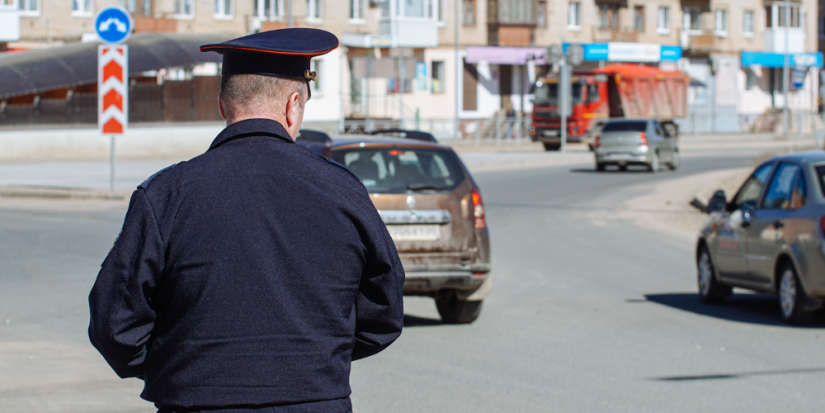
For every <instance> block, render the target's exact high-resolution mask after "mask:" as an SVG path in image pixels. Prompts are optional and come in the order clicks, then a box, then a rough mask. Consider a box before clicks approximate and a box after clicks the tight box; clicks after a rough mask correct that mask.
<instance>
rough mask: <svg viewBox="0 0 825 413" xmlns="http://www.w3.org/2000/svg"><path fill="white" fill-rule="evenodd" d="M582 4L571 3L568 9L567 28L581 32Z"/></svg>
mask: <svg viewBox="0 0 825 413" xmlns="http://www.w3.org/2000/svg"><path fill="white" fill-rule="evenodd" d="M581 5H582V4H581V3H580V2H578V1H571V2H570V5H569V6H568V7H567V28H568V29H572V30H581Z"/></svg>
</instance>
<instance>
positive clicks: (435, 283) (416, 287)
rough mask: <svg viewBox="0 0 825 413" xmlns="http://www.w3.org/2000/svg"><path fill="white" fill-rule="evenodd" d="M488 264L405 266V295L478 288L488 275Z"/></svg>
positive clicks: (489, 266)
mask: <svg viewBox="0 0 825 413" xmlns="http://www.w3.org/2000/svg"><path fill="white" fill-rule="evenodd" d="M490 268H491V265H490V264H473V265H455V266H437V267H436V266H433V267H424V266H420V267H418V266H416V267H413V268H405V270H404V272H405V280H404V294H405V295H432V294H433V293H435V292H437V291H438V290H444V289H450V290H468V291H473V290H476V289H478V288H479V287H480V286H481V284H483V283H484V281H485V280H486V279H487V278H488V277H489V276H490V275H489V271H490Z"/></svg>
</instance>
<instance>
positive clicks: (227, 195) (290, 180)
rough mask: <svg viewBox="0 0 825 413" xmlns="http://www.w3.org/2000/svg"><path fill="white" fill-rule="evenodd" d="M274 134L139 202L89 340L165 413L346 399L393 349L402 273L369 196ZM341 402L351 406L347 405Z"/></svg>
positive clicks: (198, 162) (240, 136) (160, 184)
mask: <svg viewBox="0 0 825 413" xmlns="http://www.w3.org/2000/svg"><path fill="white" fill-rule="evenodd" d="M288 136H289V135H288V134H287V132H286V130H284V128H283V127H282V126H281V125H280V124H279V123H277V122H275V121H271V120H263V119H253V120H246V121H242V122H238V123H235V124H232V125H231V126H229V127H227V128H226V129H225V130H224V131H223V132H221V134H220V135H218V137H217V138H216V139H215V141H214V142H213V143H212V145H211V146H210V148H209V150H208V151H207V152H206V153H204V154H203V155H201V156H198V157H196V158H194V159H191V160H189V161H187V162H183V163H180V164H178V165H176V166H174V167H171V168H168V169H166V170H164V171H161V172H160V173H158V174H156V175H155V176H153V177H152V178H150V179H148V180H147V181H146V182H144V183H143V184H141V185H140V186H139V187H138V189H137V190H136V191H135V192H134V194H133V195H132V199H131V202H130V204H129V211H128V212H127V213H126V220H125V223H124V224H123V229H122V231H121V233H120V235H119V236H118V238H117V241H116V242H115V244H114V246H113V248H112V250H111V251H110V252H109V255H108V257H106V260H105V261H104V262H103V266H102V268H101V270H100V273H99V274H98V277H97V281H96V282H95V285H94V288H93V289H92V292H91V294H90V296H89V305H90V309H91V323H90V325H89V337H90V339H91V341H92V343H93V344H94V346H95V347H96V348H97V349H98V350H99V351H100V353H101V354H102V355H103V356H104V357H105V358H106V361H108V362H109V364H110V365H111V366H112V368H113V369H114V370H115V372H117V374H118V375H119V376H120V377H124V378H125V377H142V378H143V379H144V380H145V388H144V391H143V393H142V394H141V397H143V398H144V399H146V400H149V401H152V402H155V404H156V405H158V406H165V407H170V406H171V407H183V408H189V407H192V406H200V407H224V406H251V405H271V404H289V403H305V402H312V401H326V400H335V399H346V398H348V397H349V395H350V387H349V375H350V362H351V361H352V360H357V359H360V358H364V357H368V356H371V355H373V354H376V353H378V352H379V351H381V350H383V349H384V348H386V347H387V346H389V345H390V344H391V343H392V342H393V341H394V340H395V339H396V338H398V336H399V335H400V334H401V326H402V322H403V310H402V288H403V284H404V272H403V269H402V267H401V263H400V261H399V259H398V255H397V253H396V251H395V246H394V244H393V241H392V239H391V238H390V236H389V234H388V232H387V229H386V227H385V226H384V223H383V222H382V221H381V218H380V217H379V216H378V213H377V211H376V210H375V207H374V206H373V204H372V202H371V201H370V198H369V195H368V194H367V191H366V189H365V188H364V186H363V185H362V184H361V183H360V181H359V180H358V178H356V177H355V175H353V174H352V173H351V172H349V171H348V170H347V169H346V168H344V167H342V166H340V165H338V164H336V163H334V162H332V161H329V160H327V159H325V158H322V157H319V156H317V155H315V154H313V153H311V152H310V151H308V150H307V149H305V148H303V147H301V146H300V145H296V144H294V143H293V142H292V140H291V139H290V138H289V137H288ZM347 401H348V400H347Z"/></svg>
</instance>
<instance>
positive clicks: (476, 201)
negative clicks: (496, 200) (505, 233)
mask: <svg viewBox="0 0 825 413" xmlns="http://www.w3.org/2000/svg"><path fill="white" fill-rule="evenodd" d="M471 194H472V198H473V218H474V225H473V226H474V227H475V229H484V228H487V219H486V218H485V217H484V202H483V201H482V200H481V192H478V189H475V188H473V190H472V192H471Z"/></svg>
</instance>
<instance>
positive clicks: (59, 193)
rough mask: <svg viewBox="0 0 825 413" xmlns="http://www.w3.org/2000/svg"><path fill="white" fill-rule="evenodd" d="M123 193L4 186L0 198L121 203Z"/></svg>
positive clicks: (124, 197) (124, 195)
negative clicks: (98, 200)
mask: <svg viewBox="0 0 825 413" xmlns="http://www.w3.org/2000/svg"><path fill="white" fill-rule="evenodd" d="M128 196H129V193H128V192H125V191H101V190H94V189H82V188H60V187H37V186H4V187H0V197H6V198H46V199H102V200H110V201H122V200H125V199H127V197H128Z"/></svg>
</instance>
